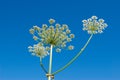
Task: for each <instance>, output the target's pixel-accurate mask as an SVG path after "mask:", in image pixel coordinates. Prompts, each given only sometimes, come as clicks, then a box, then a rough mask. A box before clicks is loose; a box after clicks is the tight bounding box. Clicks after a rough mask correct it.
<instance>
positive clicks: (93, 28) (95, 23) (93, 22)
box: [82, 16, 108, 34]
mask: <svg viewBox="0 0 120 80" xmlns="http://www.w3.org/2000/svg"><path fill="white" fill-rule="evenodd" d="M82 22H83V30H84V31H85V30H86V31H87V32H88V34H97V33H103V30H104V29H105V28H106V27H107V26H108V25H107V24H106V23H104V20H103V19H98V17H97V16H92V17H91V18H89V19H87V20H83V21H82Z"/></svg>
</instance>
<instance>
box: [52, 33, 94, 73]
mask: <svg viewBox="0 0 120 80" xmlns="http://www.w3.org/2000/svg"><path fill="white" fill-rule="evenodd" d="M92 36H93V34H92V35H91V36H90V37H89V39H88V41H87V42H86V44H85V45H84V46H83V48H82V49H81V50H80V52H79V53H78V54H77V55H76V56H75V57H73V59H72V60H70V61H69V62H68V63H67V64H66V65H65V66H63V67H62V68H60V69H59V70H57V71H56V72H53V73H52V75H55V74H57V73H59V72H61V71H62V70H64V69H65V68H67V67H68V66H69V65H70V64H72V63H73V62H74V61H75V60H76V59H77V58H78V57H79V56H80V54H81V53H82V52H83V51H84V50H85V48H86V47H87V45H88V44H89V42H90V40H91V39H92Z"/></svg>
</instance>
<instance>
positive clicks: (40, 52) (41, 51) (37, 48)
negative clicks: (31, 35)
mask: <svg viewBox="0 0 120 80" xmlns="http://www.w3.org/2000/svg"><path fill="white" fill-rule="evenodd" d="M28 48H29V52H31V53H32V55H34V56H35V55H36V56H38V57H41V58H43V57H44V56H47V55H48V52H47V51H46V49H45V47H43V46H42V45H41V44H40V43H38V44H36V45H34V46H33V47H32V46H29V47H28Z"/></svg>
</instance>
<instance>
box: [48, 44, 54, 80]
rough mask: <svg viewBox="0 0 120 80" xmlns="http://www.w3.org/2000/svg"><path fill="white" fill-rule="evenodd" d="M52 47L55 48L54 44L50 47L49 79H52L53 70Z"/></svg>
mask: <svg viewBox="0 0 120 80" xmlns="http://www.w3.org/2000/svg"><path fill="white" fill-rule="evenodd" d="M52 49H53V45H51V47H50V59H49V69H48V74H49V76H48V80H51V72H52Z"/></svg>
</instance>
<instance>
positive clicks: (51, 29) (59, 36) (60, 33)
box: [29, 19, 75, 52]
mask: <svg viewBox="0 0 120 80" xmlns="http://www.w3.org/2000/svg"><path fill="white" fill-rule="evenodd" d="M49 23H50V25H47V24H43V25H42V27H41V28H40V27H38V26H33V28H31V29H30V30H29V31H30V33H31V34H32V35H33V39H34V40H35V41H38V42H39V43H41V44H42V45H43V46H45V47H46V51H49V50H50V45H53V47H54V48H56V52H61V48H65V47H66V43H68V42H71V41H72V39H73V38H74V37H75V35H74V34H72V33H71V30H70V29H69V27H68V25H66V24H62V25H60V24H58V23H56V24H55V20H54V19H50V20H49ZM68 49H69V50H73V49H74V47H73V46H72V45H70V46H68Z"/></svg>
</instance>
